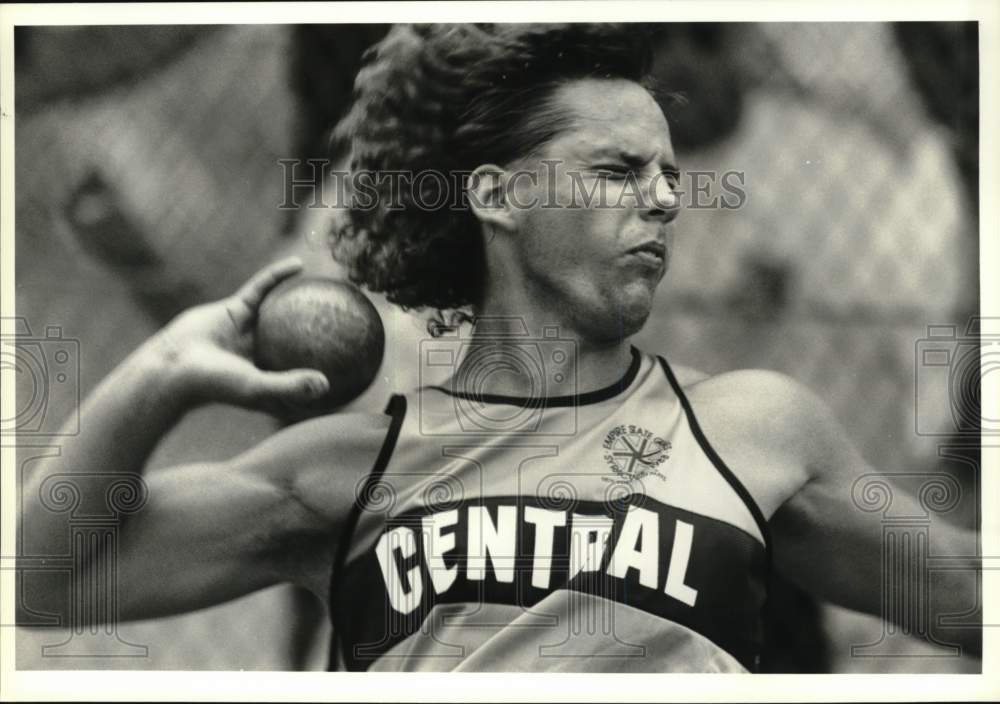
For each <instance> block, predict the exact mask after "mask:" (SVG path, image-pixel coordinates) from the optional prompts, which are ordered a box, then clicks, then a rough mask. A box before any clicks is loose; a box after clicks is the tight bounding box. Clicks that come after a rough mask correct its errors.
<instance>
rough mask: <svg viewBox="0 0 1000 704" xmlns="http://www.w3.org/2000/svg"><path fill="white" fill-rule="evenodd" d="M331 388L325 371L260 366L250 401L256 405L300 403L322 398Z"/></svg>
mask: <svg viewBox="0 0 1000 704" xmlns="http://www.w3.org/2000/svg"><path fill="white" fill-rule="evenodd" d="M329 390H330V384H329V382H328V381H327V379H326V377H325V376H323V374H322V372H318V371H316V370H314V369H293V370H291V371H286V372H265V371H260V370H257V371H256V373H255V374H254V376H253V379H252V381H251V384H250V387H249V389H248V391H249V393H248V396H249V398H248V399H247V401H248V402H249V403H250V404H251V405H253V406H254V407H257V408H262V409H267V408H273V407H275V406H292V407H294V406H299V405H304V404H308V403H310V402H312V401H315V400H316V399H319V398H321V397H322V396H323V395H325V394H326V393H327V392H328V391H329Z"/></svg>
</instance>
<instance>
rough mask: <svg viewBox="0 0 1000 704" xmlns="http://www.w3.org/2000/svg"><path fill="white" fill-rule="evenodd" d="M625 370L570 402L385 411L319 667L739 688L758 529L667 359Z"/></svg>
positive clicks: (508, 401) (755, 636)
mask: <svg viewBox="0 0 1000 704" xmlns="http://www.w3.org/2000/svg"><path fill="white" fill-rule="evenodd" d="M632 354H633V358H632V365H631V367H630V368H629V370H628V372H627V374H626V375H625V377H624V378H622V379H621V380H620V381H619V382H617V383H616V384H613V385H612V386H609V387H607V388H605V389H601V390H599V391H594V392H590V393H586V394H581V395H577V396H562V397H550V398H540V399H521V398H514V397H501V396H477V397H475V398H473V397H472V396H469V395H465V394H461V393H453V392H451V391H449V390H447V389H444V388H441V387H424V388H422V389H419V390H417V391H415V392H413V393H410V394H407V395H406V396H393V398H392V400H391V401H390V403H389V406H388V407H387V409H386V412H387V413H389V414H391V415H392V418H393V420H392V423H391V425H390V430H389V433H388V436H387V438H386V441H385V444H384V446H383V447H382V451H381V453H380V455H379V457H378V459H377V461H376V466H375V467H374V468H373V471H372V473H371V474H370V475H369V476H368V478H367V480H366V483H365V485H364V486H363V488H362V489H361V490H360V491H359V498H358V501H357V503H356V505H355V510H354V513H353V514H352V516H351V518H350V520H349V521H348V527H347V529H346V534H345V536H344V539H343V540H342V541H341V544H340V550H339V554H338V555H337V559H336V560H335V564H334V569H333V581H332V583H331V592H330V593H331V609H330V612H331V617H332V619H333V627H334V642H333V649H332V655H331V667H332V668H334V669H348V670H394V671H409V672H413V671H426V670H435V671H441V670H453V671H470V672H484V671H499V672H518V671H521V672H524V671H532V672H548V671H575V672H746V671H755V670H757V668H758V667H759V662H760V648H761V609H762V607H763V603H764V599H765V592H766V581H767V574H768V569H769V563H770V545H769V538H768V531H767V523H766V520H765V519H764V517H763V514H762V513H761V512H760V509H759V508H758V507H757V505H756V504H755V503H754V502H753V499H752V498H751V497H750V495H749V493H748V492H747V491H746V489H745V488H744V487H743V485H742V484H741V483H740V482H739V480H738V479H737V478H736V477H735V476H734V475H733V473H732V472H731V471H730V470H729V469H728V468H727V467H726V465H725V463H724V462H723V461H722V460H721V458H720V457H719V456H718V455H717V454H716V452H715V451H714V450H713V449H712V447H711V446H710V445H709V443H708V441H707V439H706V438H705V436H704V434H703V433H702V431H701V429H700V427H699V426H698V422H697V420H696V419H695V417H694V414H693V412H692V410H691V405H690V403H689V402H688V400H687V398H686V397H685V396H684V393H683V391H682V390H681V387H680V385H679V384H678V382H677V379H676V377H675V376H674V375H673V373H672V371H671V369H670V367H669V365H668V364H667V362H666V360H664V359H662V358H659V357H654V356H651V355H647V354H643V353H641V352H639V351H638V350H636V349H634V348H633V350H632ZM515 425H516V426H517V428H518V432H510V431H509V430H508V431H507V432H501V429H502V427H506V428H508V429H509V428H511V427H514V426H515Z"/></svg>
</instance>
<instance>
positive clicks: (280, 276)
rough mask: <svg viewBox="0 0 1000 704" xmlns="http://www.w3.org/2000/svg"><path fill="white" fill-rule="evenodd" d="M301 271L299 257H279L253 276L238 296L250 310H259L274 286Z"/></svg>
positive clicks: (238, 292)
mask: <svg viewBox="0 0 1000 704" xmlns="http://www.w3.org/2000/svg"><path fill="white" fill-rule="evenodd" d="M300 271H302V260H301V259H299V258H298V257H286V258H285V259H279V260H278V261H276V262H274V263H272V264H268V265H267V266H266V267H264V268H263V269H261V270H260V271H258V272H257V273H256V274H254V275H253V276H251V277H250V279H249V280H248V281H247V282H246V283H245V284H243V285H242V286H241V287H240V289H239V291H237V292H236V298H237V299H239V300H240V302H241V303H243V304H244V305H245V306H246V307H247V308H249V309H250V310H257V307H258V306H259V305H260V303H261V301H263V300H264V297H265V296H266V295H267V294H268V292H269V291H270V290H271V289H272V288H274V287H275V286H277V285H278V284H280V283H281V282H282V281H284V280H285V279H287V278H288V277H290V276H294V275H295V274H297V273H299V272H300Z"/></svg>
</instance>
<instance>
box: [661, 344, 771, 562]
mask: <svg viewBox="0 0 1000 704" xmlns="http://www.w3.org/2000/svg"><path fill="white" fill-rule="evenodd" d="M656 358H657V359H658V360H660V366H661V367H663V371H664V372H665V373H666V375H667V380H668V381H669V382H670V386H671V387H673V390H674V393H675V394H676V395H677V398H678V400H679V401H680V402H681V406H683V408H684V413H685V414H686V415H687V419H688V425H689V426H690V427H691V432H692V433H693V434H694V437H695V439H696V440H697V441H698V444H699V445H701V449H702V451H703V452H704V453H705V455H706V456H708V459H709V460H711V462H712V464H714V465H715V468H716V469H718V470H719V473H720V474H721V475H722V476H723V477H724V478H725V480H726V481H727V482H729V485H730V486H732V487H733V490H734V491H735V492H736V493H737V495H738V496H739V497H740V498H741V499H743V503H745V504H746V506H747V508H748V509H750V514H751V515H752V516H753V519H754V521H756V522H757V527H758V528H759V529H760V534H761V536H762V537H763V538H764V547H765V548H766V549H767V555H768V560H770V557H771V530H770V527H769V526H768V525H767V519H766V518H765V517H764V512H763V511H761V510H760V506H758V505H757V502H756V501H755V500H754V498H753V496H752V495H751V494H750V492H749V491H747V488H746V487H745V486H744V485H743V482H741V481H740V480H739V478H738V477H737V476H736V474H734V473H733V470H731V469H730V468H729V466H728V465H727V464H726V463H725V461H724V460H723V459H722V458H721V457H719V453H717V452H716V451H715V448H714V447H712V444H711V443H710V442H709V441H708V438H707V437H705V433H704V431H702V429H701V425H699V424H698V419H697V418H696V417H695V415H694V409H693V408H691V402H690V401H688V398H687V396H686V395H685V394H684V391H683V390H681V385H680V383H678V381H677V377H675V376H674V372H673V371H672V370H671V369H670V365H669V364H667V360H665V359H664V358H663V357H660V356H659V355H657V357H656Z"/></svg>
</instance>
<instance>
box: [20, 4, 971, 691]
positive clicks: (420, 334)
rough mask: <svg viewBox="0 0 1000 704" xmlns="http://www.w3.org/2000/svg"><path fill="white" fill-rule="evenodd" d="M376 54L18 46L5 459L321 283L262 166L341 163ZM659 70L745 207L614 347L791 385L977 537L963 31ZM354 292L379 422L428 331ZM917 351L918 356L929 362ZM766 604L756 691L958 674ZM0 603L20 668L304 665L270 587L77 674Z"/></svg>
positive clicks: (889, 640)
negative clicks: (213, 332) (231, 325)
mask: <svg viewBox="0 0 1000 704" xmlns="http://www.w3.org/2000/svg"><path fill="white" fill-rule="evenodd" d="M385 31H386V27H385V26H381V25H340V26H332V25H307V26H294V25H285V26H183V27H182V26H177V27H169V26H156V27H153V26H150V27H144V26H128V27H99V26H95V27H18V28H17V29H16V32H15V62H16V66H15V70H16V166H15V168H16V214H15V216H16V239H15V244H16V256H17V265H16V291H17V298H16V305H17V315H18V316H19V317H20V318H21V321H20V322H19V323H18V328H17V330H16V333H17V335H18V336H19V337H18V342H17V344H19V345H21V348H20V349H28V348H29V347H31V349H35V350H37V351H38V355H39V358H40V359H41V360H42V361H41V362H40V366H39V367H38V368H37V369H35V370H34V371H32V370H27V371H28V372H30V373H25V374H18V409H17V413H18V417H17V418H16V419H4V431H5V434H9V433H8V430H10V428H12V427H13V426H14V425H17V426H18V427H19V428H21V429H22V430H23V429H24V428H28V427H29V426H30V432H28V433H25V432H22V433H20V438H19V450H18V459H19V464H20V467H19V471H20V472H21V473H22V474H23V473H24V472H30V471H31V466H32V463H33V462H34V461H36V460H37V459H38V458H39V457H43V456H45V455H46V454H47V453H51V452H54V451H57V447H58V436H56V435H54V433H55V432H56V430H57V429H58V427H59V424H60V423H61V422H62V420H64V419H65V418H66V417H67V416H72V414H73V413H74V412H75V408H76V404H77V403H78V400H79V398H80V396H81V395H85V394H86V393H87V392H88V391H89V390H90V389H92V388H93V387H94V386H95V384H96V383H97V382H98V381H99V380H100V379H101V378H102V377H103V376H104V375H105V374H107V373H108V372H109V371H110V370H111V369H112V368H113V367H114V366H115V365H116V364H118V363H119V362H120V361H121V360H122V359H123V358H124V357H125V356H126V355H127V354H128V353H129V352H130V351H131V350H132V349H133V348H134V347H135V346H137V345H138V344H139V343H140V342H141V341H143V340H144V339H145V338H147V337H148V336H149V335H150V334H151V333H153V332H154V331H155V330H157V329H158V328H159V327H161V326H162V325H163V324H164V323H166V322H167V321H168V320H169V319H170V318H171V317H172V316H173V315H175V314H176V313H177V312H179V311H180V310H182V309H184V308H186V307H188V306H190V305H192V304H194V303H197V302H200V301H205V300H210V299H215V298H219V297H222V296H224V295H226V294H228V293H230V292H231V291H232V290H233V289H234V288H235V287H236V286H237V285H238V284H239V283H240V282H242V281H243V280H244V279H245V278H246V277H247V276H248V275H249V274H250V273H252V272H253V271H255V270H256V269H257V268H259V267H260V266H261V265H262V264H264V263H266V262H267V261H269V260H272V259H274V258H276V257H278V256H280V255H283V254H286V253H298V254H300V255H302V256H303V257H304V259H305V260H306V262H307V267H308V270H309V271H310V272H311V273H316V274H324V275H328V276H332V277H341V276H343V272H342V271H341V269H340V268H339V267H338V266H337V264H336V263H335V262H334V261H333V260H332V259H331V257H330V255H329V253H328V251H327V248H326V245H325V240H326V233H327V231H328V229H329V226H330V218H331V217H332V214H331V212H330V211H329V210H328V209H323V208H316V209H301V210H295V211H289V210H284V209H280V208H279V207H278V206H279V204H281V203H282V202H283V201H284V200H285V193H286V187H287V183H286V176H287V174H286V173H285V171H284V170H283V169H282V167H281V166H280V164H279V161H278V160H279V159H306V158H316V159H322V158H332V159H334V160H335V161H336V159H337V158H338V155H336V154H329V153H328V152H327V148H326V144H327V131H328V130H329V128H330V127H331V126H332V125H333V124H334V123H335V122H336V120H337V119H338V118H339V117H340V116H341V114H342V113H343V111H344V109H345V108H346V106H347V102H348V100H349V97H350V90H351V86H352V83H353V80H354V75H355V72H356V70H357V67H358V65H359V61H360V55H361V52H362V51H363V50H364V48H365V47H366V46H368V45H370V44H371V43H372V42H374V41H377V40H378V39H379V38H380V37H381V36H382V35H383V34H384V32H385ZM656 66H657V76H658V78H659V80H660V83H661V84H662V85H663V87H664V89H665V90H667V91H672V92H679V93H682V94H683V95H684V97H685V100H684V101H683V103H682V104H678V103H671V104H670V105H668V106H667V109H668V111H669V119H670V121H671V124H672V129H673V138H674V143H675V148H676V150H677V153H678V157H679V158H680V163H681V166H682V169H685V170H688V171H692V170H698V171H718V172H726V171H735V172H739V173H741V174H743V176H742V178H743V179H744V181H743V185H744V190H745V192H746V200H745V203H743V204H742V207H740V208H737V209H723V208H707V209H690V210H688V211H686V212H684V213H683V214H682V215H681V218H680V220H679V221H678V238H677V243H676V251H675V255H674V261H673V265H672V268H671V271H670V272H669V274H668V277H667V279H666V280H665V282H664V285H663V286H662V287H661V289H660V291H659V294H658V295H659V301H658V305H657V307H656V309H655V311H654V316H653V318H652V319H651V320H650V322H649V324H648V325H647V327H646V328H645V329H644V330H643V332H642V333H641V335H640V336H639V337H638V339H637V344H639V345H640V346H642V347H644V348H645V349H647V350H649V351H655V352H658V353H662V354H665V355H667V356H668V357H669V358H670V359H671V360H673V361H675V362H676V363H680V364H686V365H690V366H694V367H697V368H699V369H702V370H703V371H706V372H709V373H717V372H723V371H727V370H731V369H735V368H741V367H763V368H769V369H775V370H778V371H781V372H784V373H786V374H789V375H791V376H793V377H795V378H797V379H798V380H800V381H802V382H803V383H805V384H806V385H807V386H809V387H811V388H812V389H813V390H814V391H816V392H817V393H818V394H819V395H820V396H821V397H823V398H824V399H825V400H826V401H827V402H828V403H829V404H830V405H831V406H832V407H833V408H834V410H835V411H836V412H837V414H838V416H839V418H840V420H841V421H842V422H843V423H844V425H845V426H846V427H847V429H848V431H849V433H850V434H851V436H852V437H853V438H854V439H855V441H856V443H857V444H858V446H859V447H860V448H861V449H862V452H863V454H864V455H865V457H866V459H867V460H868V461H869V462H870V463H871V465H872V466H873V467H875V468H877V471H881V472H894V473H901V474H906V475H907V476H912V475H913V474H914V473H917V472H921V473H927V472H931V473H939V474H947V475H948V476H949V477H951V478H953V480H954V482H956V483H957V486H959V487H960V490H961V491H960V495H959V497H958V500H957V503H954V505H953V506H951V508H950V509H949V510H948V511H947V512H946V513H945V514H944V515H942V516H940V517H936V518H935V520H951V521H959V522H963V523H965V524H967V525H974V524H975V522H976V521H977V516H978V506H979V503H978V501H979V499H978V492H977V487H978V459H979V450H978V445H977V442H978V437H977V436H973V435H970V434H969V424H968V420H969V419H976V418H977V416H978V406H977V405H976V404H977V399H978V389H979V378H978V376H977V373H978V347H977V345H976V344H975V342H976V340H975V335H974V333H975V330H973V329H970V328H969V322H970V320H972V319H973V317H974V316H975V314H976V313H977V307H978V294H979V287H978V276H979V264H978V224H977V216H976V213H977V193H978V148H979V144H978V102H977V101H978V85H979V75H978V38H977V28H976V25H975V23H905V24H898V25H893V24H888V23H879V24H871V23H865V24H860V23H859V24H852V23H836V24H795V23H780V24H672V25H667V26H664V27H663V29H662V41H661V42H660V43H659V49H658V58H657V63H656ZM296 175H297V176H298V177H299V178H303V177H308V175H309V174H308V173H307V172H304V171H299V172H298V173H297V174H296ZM713 195H714V194H713ZM373 298H374V299H375V301H376V304H377V305H378V307H379V309H380V311H381V312H382V316H383V320H384V322H385V325H386V332H387V351H386V361H385V364H384V368H383V370H382V374H381V375H380V376H379V377H378V378H377V380H376V382H375V384H374V385H373V386H372V388H371V389H369V391H368V392H366V393H365V394H364V395H363V396H362V397H361V398H360V399H359V400H358V401H357V402H355V404H354V405H356V406H357V407H359V408H366V409H369V410H373V411H381V409H382V407H383V406H384V404H385V401H386V399H387V398H388V395H389V394H390V393H391V392H393V391H395V390H405V389H407V388H409V387H412V386H414V385H415V384H416V383H417V369H418V358H417V352H418V343H419V340H421V339H423V338H424V337H425V336H426V333H425V327H424V320H423V317H421V316H412V315H408V314H404V313H402V312H400V311H398V310H396V309H394V308H392V307H390V306H388V305H386V303H385V301H384V300H382V299H381V298H380V297H378V296H374V297H373ZM929 326H940V327H934V328H932V329H930V330H929ZM949 326H952V327H949ZM9 343H10V341H9V340H5V344H9ZM927 349H930V350H931V351H932V352H942V351H943V356H942V354H938V355H937V356H935V357H934V359H936V360H938V361H937V362H936V363H935V364H933V365H932V364H931V363H930V362H929V361H928V360H929V359H931V358H929V357H927V356H926V354H925V351H926V350H927ZM5 355H7V353H6V352H5ZM7 357H9V355H7V356H6V357H5V363H6V362H7V361H10V360H8V359H7ZM24 359H25V358H24V357H23V356H22V357H18V358H17V359H14V360H13V363H16V364H18V365H22V366H23V363H24ZM942 360H943V361H942ZM46 364H47V365H48V366H46ZM60 365H61V366H60ZM57 368H59V369H62V370H63V371H60V372H58V374H57V373H56V371H55V370H56V369H57ZM18 371H25V370H23V369H19V370H18ZM40 378H41V379H43V381H44V382H45V384H44V387H45V389H44V390H45V393H44V394H43V393H41V392H40V391H39V388H41V386H40V382H39V379H40ZM276 427H277V426H276V423H275V422H274V421H273V420H271V419H269V418H267V417H265V416H262V415H258V414H253V413H249V412H245V411H240V410H235V409H231V408H223V407H208V408H204V409H201V410H198V411H197V412H195V413H193V414H191V415H190V416H188V417H187V418H186V419H185V420H184V421H183V422H182V423H181V424H180V425H179V426H178V427H177V428H176V429H175V431H174V432H173V433H172V434H171V435H170V436H169V437H168V438H166V439H165V441H164V442H163V443H162V445H161V446H160V447H159V448H158V450H157V452H156V454H155V456H154V458H153V466H154V467H163V466H167V465H171V464H175V463H178V462H183V461H187V460H190V459H195V458H200V459H204V458H223V457H228V456H231V455H233V454H235V453H237V452H239V451H240V450H242V449H244V448H246V447H248V446H250V445H253V444H255V443H257V442H259V441H260V440H261V439H263V438H264V437H266V436H267V435H268V434H269V433H271V432H273V431H274V430H275V428H276ZM845 490H847V488H845ZM930 529H931V530H933V526H931V528H930ZM22 549H23V550H26V551H27V553H28V554H30V548H29V547H25V546H22ZM771 607H772V608H771V609H770V611H769V616H768V633H769V649H768V656H767V660H766V663H765V664H766V667H767V669H770V670H773V671H782V672H828V671H834V672H888V671H903V672H932V671H937V672H952V671H958V672H963V671H978V669H979V663H978V661H975V660H971V659H968V658H961V657H955V656H954V654H953V653H952V651H951V650H949V649H948V648H947V647H945V646H944V645H942V644H941V641H942V640H947V639H946V638H944V637H942V636H941V635H940V634H938V633H936V632H935V629H934V627H933V624H931V625H928V623H927V622H926V621H925V620H921V619H920V618H916V617H915V618H914V619H913V620H912V621H910V622H907V623H908V625H906V626H905V627H900V628H895V629H890V631H891V632H887V631H886V629H885V628H884V627H883V623H882V621H881V620H880V619H879V618H877V617H866V616H860V615H857V614H853V613H851V612H848V611H845V610H843V609H839V608H834V607H832V606H829V605H826V604H817V603H815V602H813V601H812V600H811V599H810V598H808V597H806V596H805V595H803V594H801V593H800V592H798V591H797V590H795V589H794V588H792V587H790V586H789V585H785V584H779V583H776V584H775V585H774V589H773V596H772V599H771ZM19 609H20V610H21V614H22V617H23V618H25V619H27V622H31V623H37V624H38V626H40V627H39V628H31V629H28V628H21V629H19V631H18V640H17V645H18V652H17V666H18V667H19V668H22V669H30V668H44V669H53V668H81V669H101V668H109V669H127V668H140V669H141V668H170V669H226V670H237V669H299V668H301V669H323V668H324V667H325V664H326V644H327V642H328V638H329V627H328V625H327V624H326V622H325V616H324V613H323V610H322V607H320V606H318V605H317V604H315V603H312V602H311V601H310V599H308V598H307V597H304V596H302V595H301V594H298V593H297V592H294V591H293V590H292V589H291V588H287V587H280V588H274V589H270V590H266V591H264V592H260V593H257V594H254V595H251V596H249V597H246V598H244V599H241V600H239V601H237V602H234V603H231V604H228V605H225V606H221V607H217V608H211V609H207V610H204V611H201V612H198V613H195V614H191V615H187V616H183V617H177V618H169V619H162V620H158V621H155V622H143V623H130V624H121V625H119V626H118V627H117V630H116V631H115V632H114V633H113V634H112V635H113V640H114V641H115V642H116V643H118V645H116V646H114V647H112V648H110V649H107V650H106V651H101V657H86V655H88V654H89V653H91V652H97V651H88V650H87V647H86V645H85V642H84V641H79V640H78V641H77V642H79V643H81V644H83V645H82V647H81V648H80V649H76V651H74V652H77V654H76V656H74V657H57V656H58V654H59V653H63V654H65V653H66V652H69V651H70V650H73V649H72V648H70V649H69V650H66V649H65V648H64V649H63V650H59V648H58V647H57V648H55V649H52V648H51V646H53V645H55V646H59V644H63V643H68V642H70V641H72V640H73V638H77V639H80V638H85V636H86V634H83V635H80V634H75V635H74V634H70V633H69V632H67V631H64V630H62V629H59V628H56V627H53V626H51V624H52V623H53V621H52V619H51V618H50V617H49V616H48V615H45V614H39V613H37V612H33V611H32V609H31V604H30V600H29V601H26V602H24V603H22V604H20V605H19ZM966 618H967V619H972V620H975V619H976V618H978V615H977V614H974V613H973V614H969V615H968V616H967V617H966ZM42 626H45V627H42ZM105 640H107V639H105ZM47 646H49V649H48V650H45V651H44V654H43V649H44V648H46V647H47ZM54 654H55V655H54ZM81 654H82V655H81Z"/></svg>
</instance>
